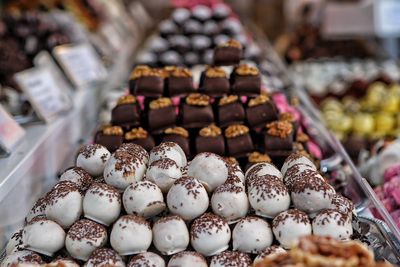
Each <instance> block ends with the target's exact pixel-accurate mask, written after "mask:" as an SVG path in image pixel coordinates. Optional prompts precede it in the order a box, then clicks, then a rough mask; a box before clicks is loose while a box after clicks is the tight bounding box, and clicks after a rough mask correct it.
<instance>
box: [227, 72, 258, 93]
mask: <svg viewBox="0 0 400 267" xmlns="http://www.w3.org/2000/svg"><path fill="white" fill-rule="evenodd" d="M231 90H232V93H235V94H238V95H246V96H254V95H258V94H260V92H261V76H260V73H259V71H258V69H257V68H256V67H252V66H249V65H240V66H238V67H237V68H235V69H234V71H233V72H232V74H231Z"/></svg>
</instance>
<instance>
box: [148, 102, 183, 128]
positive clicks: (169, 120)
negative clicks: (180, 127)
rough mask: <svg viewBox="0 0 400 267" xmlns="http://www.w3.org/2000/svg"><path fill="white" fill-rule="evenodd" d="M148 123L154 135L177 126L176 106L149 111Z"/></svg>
mask: <svg viewBox="0 0 400 267" xmlns="http://www.w3.org/2000/svg"><path fill="white" fill-rule="evenodd" d="M147 123H148V126H149V130H150V132H152V133H159V132H161V131H162V130H164V129H166V128H168V127H172V126H175V125H176V112H175V107H174V106H168V107H164V108H159V109H149V110H148V117H147Z"/></svg>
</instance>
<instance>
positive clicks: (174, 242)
mask: <svg viewBox="0 0 400 267" xmlns="http://www.w3.org/2000/svg"><path fill="white" fill-rule="evenodd" d="M153 244H154V246H155V247H156V248H157V249H158V251H160V252H161V253H162V254H164V255H172V254H176V253H178V252H181V251H184V250H185V249H186V247H187V246H188V245H189V231H188V229H187V227H186V224H185V221H184V220H183V219H182V218H181V217H179V216H176V215H172V216H167V217H163V218H161V219H159V220H158V221H156V222H155V223H154V225H153Z"/></svg>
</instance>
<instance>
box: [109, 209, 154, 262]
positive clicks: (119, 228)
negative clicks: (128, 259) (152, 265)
mask: <svg viewBox="0 0 400 267" xmlns="http://www.w3.org/2000/svg"><path fill="white" fill-rule="evenodd" d="M133 240H135V242H132V241H133ZM151 240H152V232H151V228H150V224H149V223H148V222H147V221H146V220H145V219H144V218H142V217H139V216H136V215H124V216H122V217H120V218H119V219H118V220H117V221H116V222H115V223H114V226H113V228H112V231H111V234H110V243H111V246H112V248H113V249H115V250H116V251H117V252H118V254H119V255H132V254H138V253H142V252H145V251H147V249H148V248H149V247H150V245H151Z"/></svg>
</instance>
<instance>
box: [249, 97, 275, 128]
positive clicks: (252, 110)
mask: <svg viewBox="0 0 400 267" xmlns="http://www.w3.org/2000/svg"><path fill="white" fill-rule="evenodd" d="M246 118H247V122H248V124H249V126H250V127H251V128H261V127H265V124H267V123H268V122H271V121H275V120H277V119H278V111H277V109H276V107H275V105H274V103H272V102H271V101H268V102H266V103H264V104H260V105H257V106H252V107H250V106H248V107H247V108H246Z"/></svg>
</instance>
